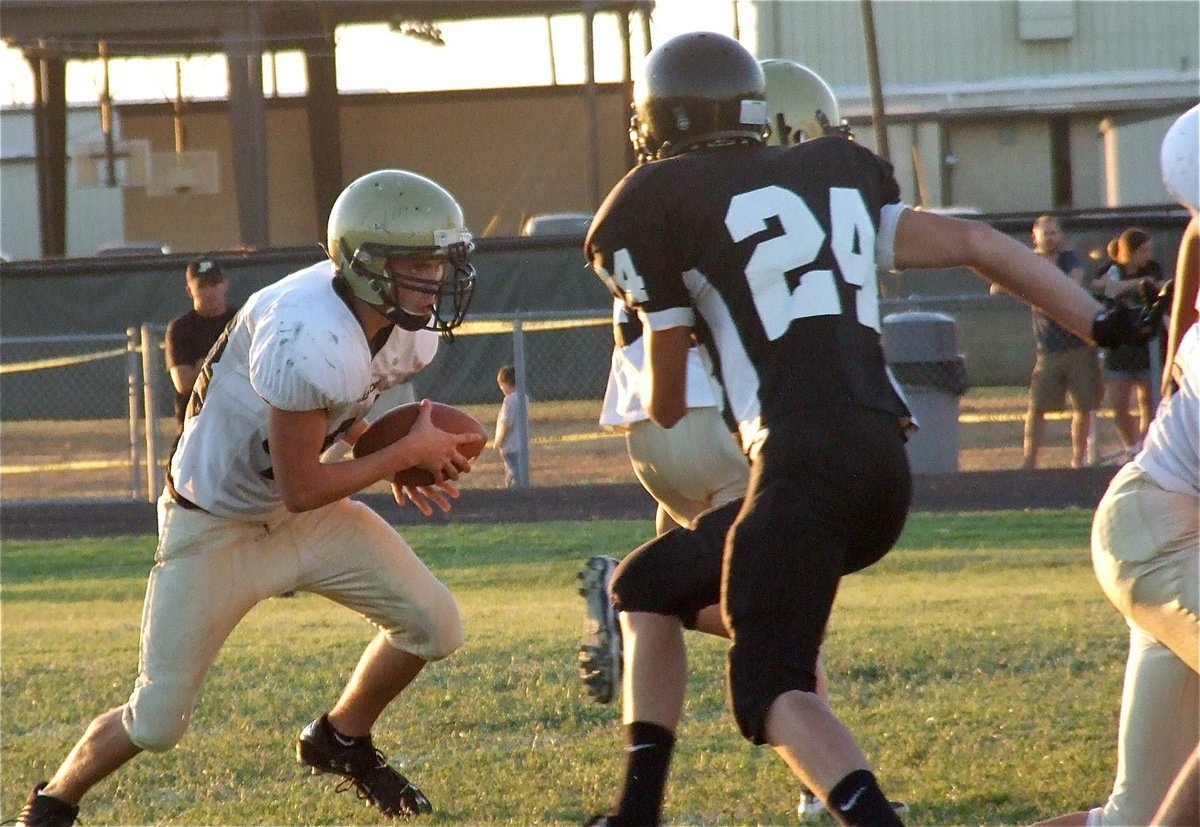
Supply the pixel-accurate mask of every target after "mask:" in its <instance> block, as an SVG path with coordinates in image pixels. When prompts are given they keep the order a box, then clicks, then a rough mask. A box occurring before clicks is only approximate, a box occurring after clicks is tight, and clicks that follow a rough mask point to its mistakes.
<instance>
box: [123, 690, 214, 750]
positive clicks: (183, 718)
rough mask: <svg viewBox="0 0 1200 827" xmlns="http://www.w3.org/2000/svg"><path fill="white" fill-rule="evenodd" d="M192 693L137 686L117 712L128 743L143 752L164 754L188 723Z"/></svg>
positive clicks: (173, 744)
mask: <svg viewBox="0 0 1200 827" xmlns="http://www.w3.org/2000/svg"><path fill="white" fill-rule="evenodd" d="M195 702H196V693H195V692H194V691H189V690H187V689H186V688H184V687H170V686H164V685H162V684H161V682H156V683H154V684H143V683H140V682H139V684H138V686H137V687H136V688H135V689H134V690H133V694H132V695H130V696H129V701H128V702H127V703H126V704H125V708H124V710H122V712H121V724H122V726H124V727H125V732H126V734H127V735H128V736H129V740H130V741H132V742H133V745H134V746H136V747H138V748H139V749H143V750H146V751H147V752H166V751H167V750H169V749H171V748H172V747H174V746H175V745H176V744H178V743H179V739H180V738H182V737H183V733H184V732H185V731H186V730H187V728H188V724H189V723H191V719H192V709H193V708H194V706H195Z"/></svg>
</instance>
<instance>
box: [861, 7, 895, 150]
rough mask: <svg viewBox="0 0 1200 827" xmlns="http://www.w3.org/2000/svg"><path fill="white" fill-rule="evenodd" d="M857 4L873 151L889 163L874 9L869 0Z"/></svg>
mask: <svg viewBox="0 0 1200 827" xmlns="http://www.w3.org/2000/svg"><path fill="white" fill-rule="evenodd" d="M858 5H859V9H860V11H861V12H862V23H863V38H864V40H865V41H866V47H867V78H868V80H869V81H870V84H871V124H872V125H873V126H874V128H875V151H876V153H877V154H878V155H879V156H880V157H881V158H883V160H885V161H888V162H889V163H890V162H891V160H892V159H891V153H890V152H888V137H887V117H886V116H885V115H884V112H883V85H882V84H881V83H880V81H879V48H878V47H877V46H876V44H875V10H874V9H873V8H872V6H871V0H859V3H858Z"/></svg>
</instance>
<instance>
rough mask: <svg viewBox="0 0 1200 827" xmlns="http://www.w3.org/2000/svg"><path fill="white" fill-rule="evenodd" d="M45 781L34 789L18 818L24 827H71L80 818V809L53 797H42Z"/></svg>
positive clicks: (18, 822)
mask: <svg viewBox="0 0 1200 827" xmlns="http://www.w3.org/2000/svg"><path fill="white" fill-rule="evenodd" d="M46 783H47V782H45V781H43V782H42V783H40V784H38V785H37V786H36V787H34V788H33V792H31V793H30V794H29V798H27V799H25V806H24V807H22V808H21V814H20V815H19V816H17V824H20V825H22V827H71V825H72V824H74V823H75V819H76V817H78V816H79V808H78V807H76V806H74V805H71V804H68V803H67V802H65V801H63V800H62V799H61V798H55V797H54V796H52V795H40V793H41V791H42V790H43V789H45V787H46Z"/></svg>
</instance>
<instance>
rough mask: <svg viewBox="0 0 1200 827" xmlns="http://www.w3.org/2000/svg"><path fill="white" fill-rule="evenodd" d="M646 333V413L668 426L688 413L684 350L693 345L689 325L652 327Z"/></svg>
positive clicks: (685, 356) (665, 426)
mask: <svg viewBox="0 0 1200 827" xmlns="http://www.w3.org/2000/svg"><path fill="white" fill-rule="evenodd" d="M644 335H645V337H646V376H645V377H643V382H644V384H645V385H646V387H645V389H644V390H645V391H646V394H645V404H646V413H648V414H650V418H651V419H653V420H654V421H655V422H656V423H657V424H659V425H661V426H662V427H664V428H670V427H671V426H672V425H674V424H675V423H676V422H678V421H679V420H680V419H682V418H683V415H684V414H686V413H687V354H688V348H690V347H691V346H692V330H691V328H689V327H669V328H666V329H665V330H652V329H651V328H650V326H649V325H646V327H645V333H644Z"/></svg>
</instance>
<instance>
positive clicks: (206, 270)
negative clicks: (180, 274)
mask: <svg viewBox="0 0 1200 827" xmlns="http://www.w3.org/2000/svg"><path fill="white" fill-rule="evenodd" d="M187 277H188V281H200V282H207V283H213V282H218V281H224V280H225V274H224V273H222V272H221V265H220V264H217V262H215V261H213V260H212V259H211V258H208V257H207V256H203V257H201V258H197V259H193V260H192V261H190V262H188V266H187Z"/></svg>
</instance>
